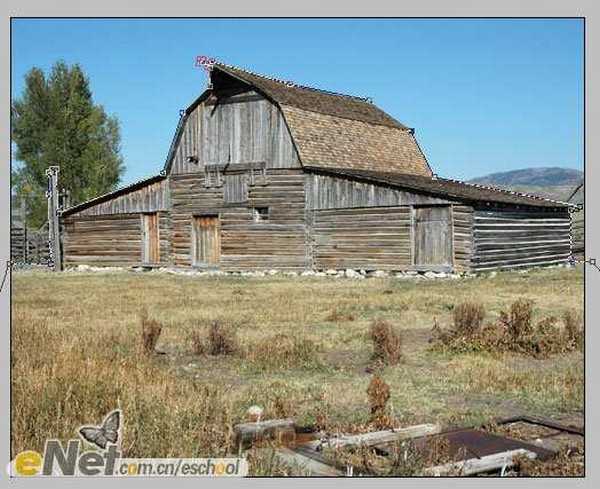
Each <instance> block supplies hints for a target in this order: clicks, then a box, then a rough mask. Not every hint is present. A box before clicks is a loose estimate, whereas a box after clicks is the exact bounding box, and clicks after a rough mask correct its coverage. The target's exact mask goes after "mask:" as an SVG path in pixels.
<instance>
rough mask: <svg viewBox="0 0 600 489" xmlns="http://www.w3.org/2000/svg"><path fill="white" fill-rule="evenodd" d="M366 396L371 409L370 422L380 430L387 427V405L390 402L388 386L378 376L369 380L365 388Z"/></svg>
mask: <svg viewBox="0 0 600 489" xmlns="http://www.w3.org/2000/svg"><path fill="white" fill-rule="evenodd" d="M367 396H368V397H369V406H370V407H371V417H370V420H371V422H372V423H374V424H375V425H376V426H378V427H380V428H383V427H385V426H387V425H389V417H388V416H387V403H388V401H389V400H390V386H389V385H387V384H386V383H385V382H384V381H383V379H382V378H381V377H380V376H379V375H378V374H375V375H374V376H373V378H372V379H371V382H370V383H369V387H368V388H367Z"/></svg>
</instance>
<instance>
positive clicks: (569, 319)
mask: <svg viewBox="0 0 600 489" xmlns="http://www.w3.org/2000/svg"><path fill="white" fill-rule="evenodd" d="M562 320H563V326H564V330H563V334H564V340H565V343H566V344H567V345H568V346H569V347H571V348H572V349H577V350H581V349H582V348H583V344H584V331H583V325H582V321H581V316H579V315H578V314H577V313H576V312H575V311H573V310H572V309H569V310H567V311H565V312H564V314H563V316H562Z"/></svg>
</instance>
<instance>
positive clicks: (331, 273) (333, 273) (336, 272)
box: [325, 268, 338, 275]
mask: <svg viewBox="0 0 600 489" xmlns="http://www.w3.org/2000/svg"><path fill="white" fill-rule="evenodd" d="M325 273H326V274H327V275H337V274H338V271H337V270H334V269H333V268H330V269H329V270H327V271H326V272H325Z"/></svg>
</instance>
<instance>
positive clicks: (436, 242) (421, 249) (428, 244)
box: [412, 205, 454, 267]
mask: <svg viewBox="0 0 600 489" xmlns="http://www.w3.org/2000/svg"><path fill="white" fill-rule="evenodd" d="M412 222H413V226H414V229H413V243H414V244H413V253H414V260H413V262H414V264H415V266H418V267H427V266H435V267H437V266H444V267H451V266H452V264H453V261H454V257H453V255H452V218H451V209H450V206H449V205H435V206H419V207H415V208H414V210H413V218H412Z"/></svg>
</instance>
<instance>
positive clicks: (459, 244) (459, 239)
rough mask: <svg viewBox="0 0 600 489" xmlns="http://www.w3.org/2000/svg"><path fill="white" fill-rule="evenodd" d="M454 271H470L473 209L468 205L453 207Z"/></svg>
mask: <svg viewBox="0 0 600 489" xmlns="http://www.w3.org/2000/svg"><path fill="white" fill-rule="evenodd" d="M452 227H453V239H454V244H453V249H454V269H455V270H456V271H458V272H464V271H468V270H469V269H470V267H471V254H472V252H473V208H472V207H470V206H467V205H454V206H452Z"/></svg>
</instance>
